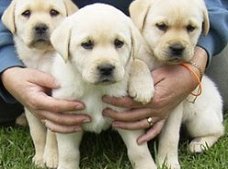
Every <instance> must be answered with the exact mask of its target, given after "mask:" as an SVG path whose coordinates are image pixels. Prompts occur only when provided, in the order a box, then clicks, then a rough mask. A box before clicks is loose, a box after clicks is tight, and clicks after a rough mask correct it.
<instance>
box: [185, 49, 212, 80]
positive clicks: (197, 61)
mask: <svg viewBox="0 0 228 169" xmlns="http://www.w3.org/2000/svg"><path fill="white" fill-rule="evenodd" d="M207 60H208V55H207V52H206V51H205V50H204V49H203V48H201V47H196V48H195V53H194V56H193V58H192V59H191V60H190V62H189V63H190V64H191V65H192V66H193V67H194V68H193V69H194V70H196V72H198V73H199V74H201V76H202V75H203V74H204V71H205V68H206V65H207Z"/></svg>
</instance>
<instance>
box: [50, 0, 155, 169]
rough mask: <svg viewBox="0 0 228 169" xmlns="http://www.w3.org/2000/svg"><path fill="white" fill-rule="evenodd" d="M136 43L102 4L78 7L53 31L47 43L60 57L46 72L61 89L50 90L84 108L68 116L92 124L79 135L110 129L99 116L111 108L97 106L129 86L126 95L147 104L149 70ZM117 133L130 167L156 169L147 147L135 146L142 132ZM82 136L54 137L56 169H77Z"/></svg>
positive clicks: (126, 23)
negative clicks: (83, 118) (77, 116)
mask: <svg viewBox="0 0 228 169" xmlns="http://www.w3.org/2000/svg"><path fill="white" fill-rule="evenodd" d="M62 35H65V36H64V37H63V36H62ZM141 40H142V37H141V35H140V33H139V31H138V30H137V28H136V27H135V26H134V24H133V22H132V21H131V20H130V18H129V17H127V16H126V15H124V14H123V13H122V12H121V11H119V10H118V9H116V8H114V7H112V6H109V5H104V4H93V5H89V6H86V7H84V8H81V9H80V10H79V11H78V12H77V13H75V14H74V15H72V16H70V17H68V18H67V19H66V20H65V21H64V22H63V23H62V24H61V25H60V26H59V27H58V28H57V29H56V30H55V31H54V32H53V34H52V36H51V41H52V43H53V46H54V48H55V49H56V50H57V51H58V52H59V53H60V55H61V56H62V57H63V58H62V57H61V56H57V57H56V58H55V62H54V66H53V72H52V74H53V75H54V76H55V78H56V79H57V80H58V82H59V83H60V85H61V88H59V89H56V90H54V91H53V97H56V98H61V99H70V100H75V99H78V100H81V101H82V102H84V103H85V107H86V108H85V110H83V111H75V112H69V113H79V114H80V113H87V114H89V115H90V116H91V118H92V121H91V122H90V123H85V124H83V125H82V128H83V131H90V132H96V133H100V132H101V131H102V130H105V129H107V128H109V127H110V126H111V123H112V121H111V119H109V118H106V117H104V116H103V115H102V111H103V109H104V108H106V107H111V106H110V105H108V104H105V103H104V102H102V96H104V95H109V96H115V97H121V96H126V95H127V94H128V93H127V92H128V88H129V95H130V96H132V97H134V99H135V100H137V101H140V102H143V103H147V102H148V101H150V100H151V98H152V96H153V81H152V77H151V73H150V70H149V69H148V67H147V66H146V64H145V63H144V62H142V61H140V60H139V59H137V56H138V55H137V54H138V52H139V51H140V50H143V48H141V43H140V41H141ZM64 60H65V61H64ZM134 82H135V83H134ZM128 85H129V87H128ZM112 108H113V109H115V110H117V111H121V110H123V109H120V108H119V109H117V108H115V107H112ZM118 132H119V134H120V135H121V137H122V138H123V141H124V143H125V144H126V146H127V150H128V157H129V159H130V161H131V163H132V166H133V168H134V169H155V168H156V166H155V164H154V161H153V159H152V157H151V154H150V152H149V149H148V147H147V144H146V143H145V144H142V145H138V144H137V142H136V140H137V137H138V136H140V135H141V134H142V133H143V132H144V131H143V130H137V131H127V130H121V129H118ZM82 135H83V132H76V133H73V134H59V133H57V142H58V148H59V166H58V169H79V161H80V152H79V145H80V141H81V138H82Z"/></svg>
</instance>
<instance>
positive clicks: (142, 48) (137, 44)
mask: <svg viewBox="0 0 228 169" xmlns="http://www.w3.org/2000/svg"><path fill="white" fill-rule="evenodd" d="M130 30H131V44H132V49H131V57H132V58H133V59H134V58H138V59H140V58H141V57H142V56H141V55H144V54H145V53H148V51H149V50H148V49H147V48H146V47H147V45H146V44H145V41H144V39H143V37H142V35H141V33H140V31H139V30H138V29H137V27H136V26H135V25H134V23H133V22H131V21H130Z"/></svg>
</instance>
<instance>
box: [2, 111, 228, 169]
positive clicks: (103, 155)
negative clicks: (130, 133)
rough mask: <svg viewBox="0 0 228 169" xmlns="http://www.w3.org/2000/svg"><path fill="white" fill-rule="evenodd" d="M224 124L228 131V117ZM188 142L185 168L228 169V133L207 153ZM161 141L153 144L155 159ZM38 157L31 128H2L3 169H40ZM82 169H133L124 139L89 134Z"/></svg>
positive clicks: (83, 146)
mask: <svg viewBox="0 0 228 169" xmlns="http://www.w3.org/2000/svg"><path fill="white" fill-rule="evenodd" d="M225 119H226V120H225V121H224V124H225V126H226V131H228V115H226V117H225ZM188 141H189V140H188V139H187V138H185V139H182V140H181V143H180V151H179V156H180V163H181V166H182V169H228V132H226V134H225V136H224V137H223V138H221V139H220V140H219V142H218V143H217V144H216V145H214V146H213V147H212V148H211V149H210V150H208V151H206V152H205V153H203V154H191V153H189V152H188V151H187V143H188ZM156 145H157V141H153V142H150V143H149V147H150V149H151V152H152V154H153V156H154V155H155V154H156V147H157V146H156ZM33 154H34V150H33V145H32V140H31V138H30V136H29V131H28V128H20V127H4V128H0V169H37V168H36V167H35V166H33V165H32V163H31V161H32V157H33ZM81 169H131V167H130V163H129V161H128V158H127V154H126V148H125V146H124V144H123V142H122V140H121V138H120V136H119V135H118V134H117V133H115V132H114V131H111V130H108V131H106V132H103V133H101V134H100V135H95V134H90V133H87V134H86V135H85V136H84V138H83V141H82V144H81Z"/></svg>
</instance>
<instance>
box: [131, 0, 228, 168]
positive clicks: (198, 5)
mask: <svg viewBox="0 0 228 169" xmlns="http://www.w3.org/2000/svg"><path fill="white" fill-rule="evenodd" d="M130 16H131V18H132V19H133V21H134V23H135V25H136V26H137V27H138V29H139V30H140V31H141V33H142V35H143V37H144V39H145V41H146V43H147V44H148V47H149V48H150V50H151V58H148V60H150V62H152V63H154V66H155V67H159V66H162V65H166V64H178V63H180V62H188V61H190V60H191V59H192V57H193V55H194V49H195V46H196V44H197V41H198V38H199V36H200V34H201V32H204V33H205V34H206V33H207V32H208V30H209V20H208V13H207V9H206V6H205V4H204V1H203V0H192V1H191V2H189V1H188V0H175V1H173V0H135V1H134V2H133V3H132V4H131V5H130ZM201 83H202V94H201V95H200V96H199V97H198V98H197V99H196V101H195V102H194V103H191V102H190V101H189V100H192V99H194V97H193V96H192V95H189V96H188V98H187V99H186V100H184V101H183V102H181V103H180V104H179V105H178V106H177V107H176V108H175V109H174V110H173V111H172V112H171V113H170V115H169V117H168V119H167V120H166V124H165V126H164V128H163V130H162V132H161V134H160V139H159V149H158V161H159V163H160V165H161V164H163V163H165V165H166V166H167V167H168V168H171V169H179V168H180V165H179V162H178V142H179V130H180V125H181V123H184V124H185V125H186V127H187V129H188V131H189V133H190V135H191V136H192V137H193V140H192V141H191V143H190V145H189V149H190V151H191V152H202V151H204V150H205V149H207V148H209V147H211V146H212V145H213V144H214V143H215V142H216V141H217V140H218V138H220V137H221V136H222V135H223V134H224V127H223V111H222V99H221V96H220V94H219V92H218V90H217V88H216V86H215V84H214V83H213V82H212V81H211V80H210V79H209V78H208V77H207V76H205V75H204V76H203V78H202V82H201ZM197 90H198V89H196V91H195V93H197Z"/></svg>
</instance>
